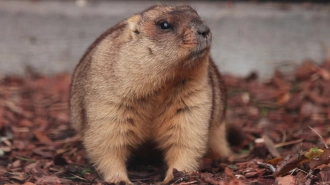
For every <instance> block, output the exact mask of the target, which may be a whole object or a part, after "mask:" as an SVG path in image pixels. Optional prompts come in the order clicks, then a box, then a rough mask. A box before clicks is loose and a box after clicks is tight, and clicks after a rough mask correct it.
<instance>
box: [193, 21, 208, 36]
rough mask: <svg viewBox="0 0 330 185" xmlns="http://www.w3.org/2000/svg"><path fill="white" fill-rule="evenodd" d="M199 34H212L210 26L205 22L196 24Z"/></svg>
mask: <svg viewBox="0 0 330 185" xmlns="http://www.w3.org/2000/svg"><path fill="white" fill-rule="evenodd" d="M196 28H197V33H198V35H201V36H202V37H204V38H206V37H207V36H208V35H209V34H210V28H209V27H208V26H207V25H205V24H198V25H197V26H196Z"/></svg>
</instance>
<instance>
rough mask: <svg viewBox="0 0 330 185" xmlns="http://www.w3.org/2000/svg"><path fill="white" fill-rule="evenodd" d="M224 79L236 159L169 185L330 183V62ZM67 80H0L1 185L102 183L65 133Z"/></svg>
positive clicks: (148, 172) (140, 178) (152, 175)
mask: <svg viewBox="0 0 330 185" xmlns="http://www.w3.org/2000/svg"><path fill="white" fill-rule="evenodd" d="M224 80H225V83H226V84H227V90H228V92H227V93H228V106H227V118H226V119H227V122H228V123H229V125H230V127H229V130H230V134H229V140H230V141H231V143H232V145H233V147H232V150H233V151H234V153H235V154H234V155H232V156H231V157H230V158H228V161H225V162H222V163H220V164H217V163H214V162H212V160H210V159H207V158H205V159H203V161H202V163H201V171H200V172H195V173H192V174H186V173H184V172H178V171H174V176H175V179H174V180H173V182H172V183H174V184H182V185H183V184H219V185H224V184H233V185H234V184H235V185H241V184H283V185H285V184H306V185H307V184H330V163H329V155H330V151H329V149H327V145H329V144H330V60H328V61H325V62H324V63H323V64H322V65H316V64H314V63H313V62H312V61H305V62H304V63H303V65H301V66H300V67H298V68H297V70H296V72H295V73H294V74H292V75H291V76H282V75H281V74H280V73H279V72H274V75H273V77H272V78H271V79H270V80H268V81H266V82H261V81H260V80H258V78H257V75H256V74H251V75H250V76H248V77H246V78H238V77H234V76H230V75H224ZM70 82H71V76H70V75H69V74H61V75H56V76H52V77H43V76H38V75H27V76H26V77H24V78H22V77H4V78H2V79H1V81H0V184H26V185H32V184H102V183H104V182H103V181H102V180H101V179H100V177H99V176H98V174H97V172H96V171H95V170H94V168H93V166H92V165H90V164H89V163H88V160H87V159H86V153H85V151H84V149H83V147H82V145H81V142H80V138H79V137H77V136H75V134H74V132H73V130H72V129H71V128H70V121H69V109H68V99H69V86H70ZM271 159H273V160H271ZM134 169H135V170H134ZM137 169H138V170H137ZM163 171H164V170H162V169H160V168H159V167H157V166H152V165H148V166H143V167H140V168H133V170H130V172H129V176H130V178H131V180H132V181H134V182H137V183H144V184H150V183H154V182H159V181H161V180H162V172H163Z"/></svg>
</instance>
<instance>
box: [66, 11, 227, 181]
mask: <svg viewBox="0 0 330 185" xmlns="http://www.w3.org/2000/svg"><path fill="white" fill-rule="evenodd" d="M210 47H211V32H210V29H209V27H208V26H207V25H206V24H205V23H204V21H203V20H202V19H201V18H200V17H199V16H198V14H197V13H196V11H195V10H194V9H192V8H191V7H189V6H154V7H151V8H149V9H147V10H146V11H144V12H142V13H140V14H137V15H133V16H131V17H130V18H128V19H126V20H124V21H123V22H121V23H119V24H117V25H116V26H114V27H113V28H111V29H110V30H109V31H107V32H106V33H104V34H103V35H101V37H99V38H98V39H97V40H96V41H95V42H94V44H92V45H91V46H90V48H89V49H88V50H87V52H86V54H85V55H84V56H83V58H82V60H81V61H80V63H79V64H78V66H77V67H76V70H75V72H74V76H73V82H72V88H71V100H70V104H71V117H72V123H73V127H74V128H75V129H76V130H77V132H79V133H80V134H81V135H82V137H83V143H84V146H85V148H86V151H87V153H88V156H89V158H90V159H91V161H92V162H93V163H94V164H95V165H96V168H97V170H98V171H99V172H100V173H101V174H102V175H103V177H104V179H105V180H106V181H108V182H115V183H118V182H120V181H124V182H126V183H130V181H129V179H128V177H127V172H126V166H125V165H126V162H127V159H128V157H129V156H130V155H131V150H132V149H137V148H139V147H140V146H141V145H143V144H144V143H145V142H148V141H152V142H154V143H156V145H157V147H158V148H159V149H161V150H162V151H163V152H164V159H165V161H166V163H167V166H168V171H167V174H166V177H165V180H164V182H169V181H170V180H171V178H172V169H173V168H176V169H178V170H184V171H187V172H189V171H194V170H197V169H198V164H199V160H200V159H201V158H202V157H203V156H204V155H205V154H206V152H207V151H209V153H210V154H212V155H213V156H215V157H217V158H225V157H226V156H227V155H228V154H229V148H228V146H227V142H226V139H225V124H223V123H222V120H223V116H224V114H223V112H224V101H225V98H224V92H223V91H224V90H223V87H224V86H223V84H222V83H221V77H220V74H219V72H218V70H217V68H216V66H215V64H214V63H213V62H212V60H211V58H210V56H209V53H210Z"/></svg>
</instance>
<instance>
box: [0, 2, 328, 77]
mask: <svg viewBox="0 0 330 185" xmlns="http://www.w3.org/2000/svg"><path fill="white" fill-rule="evenodd" d="M329 2H330V1H329V0H326V1H325V0H323V1H312V0H310V1H306V0H305V1H257V0H254V1H146V0H143V1H105V0H103V1H101V0H67V1H65V0H49V1H40V0H0V75H1V76H5V75H24V74H25V72H26V69H32V70H33V71H35V72H37V73H40V74H45V75H51V74H55V73H61V72H69V73H71V72H72V71H73V69H74V67H75V65H76V64H77V63H78V61H79V60H80V57H81V56H82V55H83V53H84V52H85V50H86V48H87V47H88V46H89V45H90V44H91V43H92V42H93V41H94V40H95V39H96V38H97V37H98V36H99V35H100V34H101V33H103V32H104V31H105V30H106V29H108V28H110V27H111V26H113V25H114V24H116V23H117V22H119V21H121V20H123V19H124V18H125V17H127V16H130V15H131V14H134V13H138V12H141V11H143V10H144V9H146V8H148V7H149V6H151V5H155V4H172V5H182V4H188V5H191V6H192V7H193V8H195V9H196V10H197V11H198V13H199V14H200V16H201V17H203V18H204V19H205V20H206V21H207V22H208V24H209V25H210V27H211V30H212V32H213V48H212V56H213V58H214V59H215V61H216V63H217V65H218V66H219V68H220V70H221V71H222V72H223V73H230V74H234V75H238V76H246V75H248V74H249V73H251V72H252V71H256V72H258V74H259V76H260V77H261V78H263V79H267V78H268V77H270V76H271V75H272V74H273V71H274V69H280V70H281V71H283V72H285V73H286V74H288V75H290V73H292V71H293V70H294V69H295V67H296V66H297V65H299V64H300V63H302V62H303V61H304V60H312V61H314V62H316V63H321V62H323V61H324V59H325V58H326V55H329V53H327V51H329V50H328V49H327V48H328V47H330V4H329Z"/></svg>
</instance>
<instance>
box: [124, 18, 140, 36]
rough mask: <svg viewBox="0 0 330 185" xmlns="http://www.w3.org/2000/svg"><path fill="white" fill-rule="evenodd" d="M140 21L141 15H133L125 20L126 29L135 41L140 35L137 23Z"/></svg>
mask: <svg viewBox="0 0 330 185" xmlns="http://www.w3.org/2000/svg"><path fill="white" fill-rule="evenodd" d="M140 21H141V15H134V16H132V17H130V18H129V19H128V20H127V23H128V28H129V30H130V33H131V36H132V38H133V39H137V37H138V35H139V34H140V30H139V29H140V27H139V23H140Z"/></svg>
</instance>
